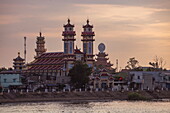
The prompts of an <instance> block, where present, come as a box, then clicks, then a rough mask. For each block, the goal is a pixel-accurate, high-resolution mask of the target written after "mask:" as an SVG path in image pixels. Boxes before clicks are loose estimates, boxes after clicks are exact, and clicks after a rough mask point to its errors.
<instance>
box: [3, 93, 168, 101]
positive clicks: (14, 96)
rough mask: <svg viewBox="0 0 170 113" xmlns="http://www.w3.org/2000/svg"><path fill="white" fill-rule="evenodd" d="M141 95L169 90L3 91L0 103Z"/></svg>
mask: <svg viewBox="0 0 170 113" xmlns="http://www.w3.org/2000/svg"><path fill="white" fill-rule="evenodd" d="M134 92H135V93H137V94H139V95H142V97H144V98H145V100H149V101H151V100H161V99H170V91H159V92H157V91H133V92H132V91H124V92H120V91H115V92H112V91H110V92H107V91H98V92H89V91H86V92H84V91H82V92H48V93H45V92H30V93H19V92H18V93H14V92H11V93H3V94H1V95H0V103H15V102H42V101H68V102H70V101H74V102H75V101H112V100H128V99H129V97H128V96H129V94H130V93H134Z"/></svg>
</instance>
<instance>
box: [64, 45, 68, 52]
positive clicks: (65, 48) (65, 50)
mask: <svg viewBox="0 0 170 113" xmlns="http://www.w3.org/2000/svg"><path fill="white" fill-rule="evenodd" d="M67 45H68V44H67V42H64V53H67V51H68V49H67Z"/></svg>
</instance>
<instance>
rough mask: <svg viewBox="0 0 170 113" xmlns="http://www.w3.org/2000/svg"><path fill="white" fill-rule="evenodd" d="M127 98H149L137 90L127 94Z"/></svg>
mask: <svg viewBox="0 0 170 113" xmlns="http://www.w3.org/2000/svg"><path fill="white" fill-rule="evenodd" d="M128 100H149V99H148V98H146V97H145V96H143V95H141V94H139V93H137V92H131V93H129V94H128Z"/></svg>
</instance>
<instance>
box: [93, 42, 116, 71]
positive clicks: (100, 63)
mask: <svg viewBox="0 0 170 113" xmlns="http://www.w3.org/2000/svg"><path fill="white" fill-rule="evenodd" d="M98 49H99V53H98V54H96V56H97V58H96V61H95V66H96V67H97V68H100V69H103V68H105V69H108V70H113V68H112V66H113V64H111V62H110V61H108V60H109V58H107V56H108V54H106V53H105V52H104V50H105V45H104V44H103V43H100V44H99V46H98Z"/></svg>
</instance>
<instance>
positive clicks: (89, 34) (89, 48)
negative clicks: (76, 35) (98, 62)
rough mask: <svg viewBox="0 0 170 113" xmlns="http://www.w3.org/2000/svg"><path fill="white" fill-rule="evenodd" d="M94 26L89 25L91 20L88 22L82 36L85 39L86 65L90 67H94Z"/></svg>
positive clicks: (83, 40)
mask: <svg viewBox="0 0 170 113" xmlns="http://www.w3.org/2000/svg"><path fill="white" fill-rule="evenodd" d="M92 29H93V25H90V24H89V20H87V24H86V25H83V32H82V34H81V36H82V37H83V39H82V40H81V41H82V42H83V52H84V53H85V57H86V63H87V65H88V66H89V67H93V62H94V59H93V57H94V55H93V41H94V39H93V36H95V34H94V32H93V30H92Z"/></svg>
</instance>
